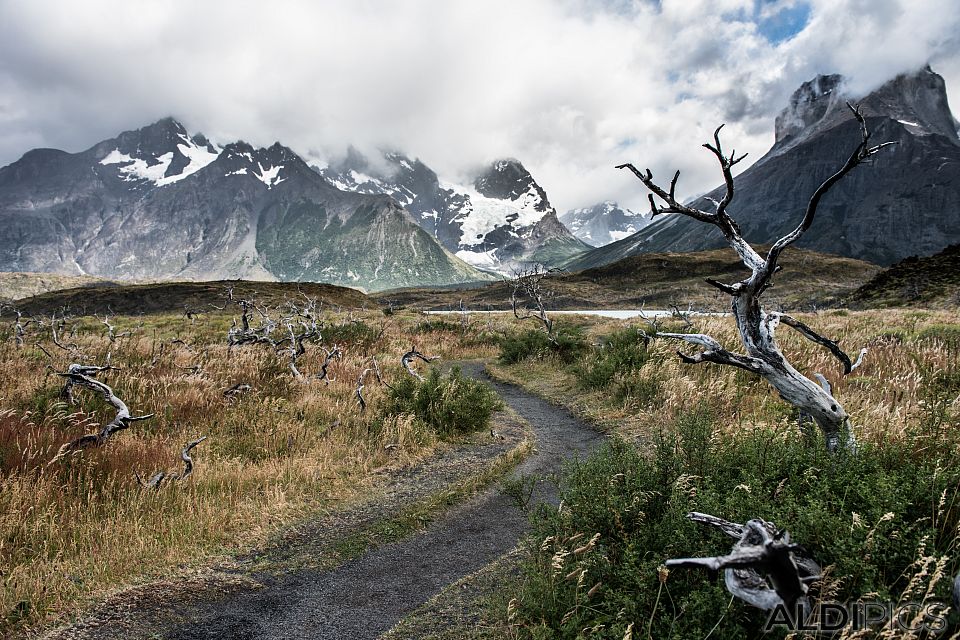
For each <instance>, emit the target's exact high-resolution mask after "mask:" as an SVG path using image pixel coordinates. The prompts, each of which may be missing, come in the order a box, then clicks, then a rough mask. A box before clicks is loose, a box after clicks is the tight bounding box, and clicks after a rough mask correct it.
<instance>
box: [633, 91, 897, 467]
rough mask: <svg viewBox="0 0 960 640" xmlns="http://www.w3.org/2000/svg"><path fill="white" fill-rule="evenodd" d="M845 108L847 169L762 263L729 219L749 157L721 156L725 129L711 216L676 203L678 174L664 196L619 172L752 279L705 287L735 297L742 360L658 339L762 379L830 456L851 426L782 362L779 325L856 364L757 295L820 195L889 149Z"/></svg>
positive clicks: (695, 359)
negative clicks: (849, 126)
mask: <svg viewBox="0 0 960 640" xmlns="http://www.w3.org/2000/svg"><path fill="white" fill-rule="evenodd" d="M850 109H851V111H852V112H853V115H854V117H855V118H856V119H857V122H859V124H860V132H861V141H860V144H858V145H857V147H856V148H855V149H854V150H853V152H852V153H851V155H850V157H849V158H848V160H847V161H846V163H844V165H843V166H842V167H841V168H840V169H839V170H838V171H837V172H836V173H834V174H833V175H831V176H830V177H829V178H827V179H826V180H825V181H824V182H823V183H822V184H821V185H820V186H819V187H818V188H817V189H816V191H815V192H814V193H813V196H812V197H811V198H810V202H809V203H808V205H807V209H806V211H805V213H804V216H803V219H802V220H801V222H800V224H799V225H798V226H797V227H796V228H795V229H794V230H793V231H791V232H790V233H788V234H786V235H785V236H783V237H782V238H780V239H779V240H777V241H776V242H774V244H773V246H772V247H771V248H770V250H769V251H768V252H767V253H766V255H765V256H761V255H760V254H759V253H758V252H757V251H756V250H755V249H754V248H753V247H752V246H750V244H749V243H748V242H747V241H746V240H744V239H743V237H742V236H741V234H740V229H739V227H738V226H737V224H736V222H734V220H733V218H731V217H730V215H729V214H728V213H727V207H728V206H729V205H730V202H731V201H732V200H733V196H734V181H733V173H732V169H733V166H734V165H736V164H737V163H738V162H740V161H741V160H743V158H744V157H745V156H746V154H744V155H741V156H739V157H737V155H736V152H735V151H733V152H731V153H730V155H726V154H725V153H724V151H723V147H722V146H721V144H720V129H721V128H722V126H721V127H720V128H717V130H716V131H715V132H714V136H713V139H714V144H709V143H708V144H705V145H703V146H704V147H706V148H707V149H708V150H710V152H711V153H713V155H715V156H716V158H717V160H718V161H719V163H720V168H721V171H722V173H723V178H724V182H725V184H726V192H725V194H724V196H723V199H722V200H721V201H720V202H717V203H716V211H714V212H708V211H704V210H701V209H696V208H693V207H691V206H688V205H685V204H681V203H680V202H679V201H678V200H677V199H676V195H675V191H676V185H677V180H678V178H679V176H680V172H679V171H678V172H677V173H676V174H674V176H673V179H672V180H671V181H670V187H669V189H664V188H662V187H660V186H659V185H657V184H656V183H655V182H654V180H653V174H652V173H651V172H650V170H649V169H647V170H645V171H640V170H638V169H637V168H636V167H634V166H633V165H632V164H622V165H619V166H618V167H617V168H619V169H629V170H630V171H632V172H633V174H634V175H636V176H637V178H639V179H640V181H641V182H642V183H643V184H644V186H645V187H646V188H647V189H649V190H650V192H651V193H650V194H649V196H648V197H649V200H650V207H651V212H652V213H651V215H653V216H658V215H662V214H666V213H676V214H681V215H685V216H689V217H691V218H693V219H695V220H699V221H700V222H704V223H707V224H712V225H714V226H716V227H717V228H718V229H719V230H720V231H721V233H722V234H723V236H724V238H726V240H727V243H728V244H729V245H730V246H731V247H732V248H733V250H734V251H736V253H737V255H738V256H739V257H740V259H741V260H742V261H743V263H744V265H746V267H747V268H748V269H749V270H750V272H751V274H750V276H749V277H747V278H746V279H744V280H742V281H740V282H736V283H733V284H725V283H722V282H718V281H716V280H712V279H708V280H707V282H708V283H709V284H710V285H712V286H714V287H716V288H717V289H719V290H720V291H722V292H724V293H726V294H728V295H730V296H731V297H732V299H733V300H732V311H733V317H734V319H735V321H736V323H737V328H738V329H739V332H740V338H741V341H742V343H743V346H744V348H745V349H746V354H743V355H741V354H736V353H732V352H730V351H727V350H726V349H724V348H723V346H722V345H721V344H720V343H719V342H717V341H716V340H714V339H713V338H711V337H710V336H707V335H704V334H696V333H694V334H670V333H661V334H660V335H661V336H664V337H668V338H674V339H677V340H685V341H686V342H689V343H691V344H693V345H697V346H699V347H701V348H702V351H700V352H699V353H696V354H694V355H686V354H684V353H680V354H679V355H680V357H681V358H682V359H683V361H684V362H687V363H701V362H713V363H717V364H724V365H730V366H734V367H739V368H741V369H745V370H747V371H751V372H753V373H756V374H758V375H760V376H762V377H763V378H764V379H766V380H767V381H768V382H769V383H770V384H771V385H773V387H774V388H776V389H777V391H779V392H780V395H781V397H783V398H784V400H786V401H787V402H789V403H791V404H792V405H794V406H796V407H797V408H799V409H800V410H801V411H802V412H804V413H806V414H808V415H810V416H811V417H812V418H813V420H814V421H815V422H816V423H817V425H818V426H819V427H820V429H821V431H822V432H823V434H824V437H825V439H826V443H827V447H828V448H829V449H830V450H831V451H835V450H836V449H838V448H839V447H841V446H846V447H847V448H849V449H855V448H856V441H855V440H854V437H853V432H852V429H851V428H850V424H849V416H848V415H847V413H846V411H845V410H844V409H843V407H842V406H841V405H840V403H839V402H838V401H837V400H836V398H834V397H833V395H832V394H831V392H830V391H828V390H827V389H826V388H824V387H823V386H821V385H819V384H817V383H816V382H814V381H813V380H811V379H810V378H808V377H806V376H804V375H803V374H801V373H800V372H799V371H797V370H796V369H795V368H794V367H793V365H792V364H790V362H788V361H787V359H786V358H785V357H784V355H783V353H782V352H781V350H780V347H779V345H778V344H777V341H776V337H775V331H776V328H777V325H779V324H780V323H781V322H783V323H784V324H786V325H787V326H790V327H792V328H794V329H796V330H797V331H798V332H800V333H801V334H802V335H803V336H805V337H807V338H808V339H810V340H813V341H814V342H816V343H817V344H820V345H822V346H824V347H826V348H827V349H829V350H830V352H831V353H833V355H834V356H836V357H837V358H838V359H839V360H840V362H841V364H842V365H843V368H844V373H849V372H850V371H852V370H853V366H854V365H853V363H851V362H850V358H849V357H848V356H847V355H846V354H845V353H844V352H843V351H842V350H841V349H840V347H839V346H838V345H837V344H836V343H835V342H833V341H831V340H828V339H827V338H824V337H823V336H820V335H819V334H817V333H816V332H815V331H813V330H812V329H811V328H810V327H808V326H806V325H804V324H803V323H801V322H799V321H798V320H796V319H794V318H792V317H790V316H788V315H786V314H783V313H777V312H766V311H764V310H763V308H762V307H761V305H760V296H761V295H762V294H763V292H764V291H766V289H767V288H768V287H769V286H770V284H771V279H772V278H773V275H774V274H775V273H776V271H777V270H778V269H779V266H778V261H779V259H780V255H781V254H782V253H783V251H784V249H786V248H787V247H788V246H790V245H791V244H793V243H794V242H796V241H797V240H799V239H800V238H801V237H802V236H803V234H804V232H806V230H807V229H809V228H810V225H811V224H813V221H814V218H815V216H816V213H817V206H818V205H819V203H820V200H821V199H822V198H823V196H824V195H825V194H826V193H827V192H828V191H829V190H830V188H831V187H832V186H833V185H834V184H836V183H837V182H838V181H839V180H840V179H841V178H843V177H844V176H845V175H846V174H847V173H849V172H850V171H851V170H853V169H854V168H855V167H856V166H857V165H859V164H860V163H861V162H863V161H864V160H866V159H867V158H869V157H870V156H872V155H874V154H875V153H877V152H878V151H879V150H880V149H882V148H883V147H885V146H888V145H889V144H892V143H883V144H879V145H876V146H870V144H869V141H870V133H869V131H868V129H867V124H866V120H865V119H864V117H863V115H862V114H861V113H860V110H859V108H855V107H850ZM654 195H655V196H656V197H658V198H659V199H660V200H662V201H663V202H665V203H666V205H665V206H663V205H659V206H658V205H657V204H656V201H655V200H654ZM863 353H864V352H861V356H860V357H859V358H858V359H857V364H859V362H861V361H862V357H863Z"/></svg>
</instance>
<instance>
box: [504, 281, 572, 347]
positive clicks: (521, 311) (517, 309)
mask: <svg viewBox="0 0 960 640" xmlns="http://www.w3.org/2000/svg"><path fill="white" fill-rule="evenodd" d="M559 271H560V270H559V269H547V268H545V267H544V266H543V265H542V264H535V265H533V266H532V267H529V268H523V269H520V270H518V271H514V276H513V280H512V281H511V282H510V284H511V286H512V288H513V289H512V291H511V292H510V306H511V308H512V309H513V315H514V317H516V318H517V319H518V320H533V321H534V322H540V323H541V324H543V329H544V331H546V332H547V336H548V337H549V338H550V340H551V341H553V340H554V335H553V319H552V318H550V317H549V316H548V315H547V306H546V298H549V297H550V296H551V295H553V294H552V293H551V292H550V291H546V290H545V289H544V288H543V281H544V279H545V278H546V277H547V276H549V275H550V274H552V273H558V272H559ZM521 297H522V298H526V299H527V300H529V303H528V304H525V305H521V302H520V298H521ZM530 303H532V306H530Z"/></svg>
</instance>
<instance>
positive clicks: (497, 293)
mask: <svg viewBox="0 0 960 640" xmlns="http://www.w3.org/2000/svg"><path fill="white" fill-rule="evenodd" d="M781 264H782V266H783V270H782V271H780V272H779V273H778V275H777V277H776V278H775V279H774V285H773V286H772V287H771V288H770V289H769V290H768V291H767V292H766V293H765V294H764V297H763V299H764V303H765V304H766V305H767V306H769V307H771V308H776V307H777V306H778V305H784V306H785V307H787V308H791V309H811V308H819V307H824V306H835V305H840V304H844V303H845V300H846V298H847V297H848V296H849V295H850V294H851V293H852V292H853V291H854V290H855V289H857V288H858V287H860V286H861V285H863V284H864V283H865V282H867V281H869V280H870V279H871V278H873V277H874V276H875V275H876V274H877V273H879V272H880V271H881V268H880V267H878V266H877V265H874V264H870V263H867V262H863V261H861V260H854V259H851V258H841V257H839V256H830V255H824V254H820V253H815V252H813V251H806V250H803V249H794V248H790V249H788V250H787V251H786V252H784V254H783V258H782V260H781ZM748 275H749V273H748V272H747V271H746V269H745V268H744V266H743V263H742V262H740V260H739V259H738V258H737V256H736V255H735V254H734V253H733V251H732V250H730V249H713V250H709V251H696V252H691V253H650V254H643V255H637V256H631V257H629V258H624V259H623V260H619V261H617V262H614V263H612V264H608V265H604V266H602V267H596V268H593V269H587V270H585V271H581V272H579V273H563V274H557V275H556V276H551V277H550V278H549V279H548V282H549V286H547V287H546V288H547V289H549V290H550V291H552V292H553V295H552V296H551V297H550V303H549V304H550V308H552V309H639V308H641V307H643V308H646V309H665V308H669V307H670V305H678V306H679V307H681V308H683V309H686V308H687V305H692V306H693V307H694V309H698V310H712V311H728V310H729V307H730V298H729V296H726V295H724V294H722V293H720V292H719V291H717V290H716V289H714V288H713V287H711V286H710V285H708V284H707V283H706V282H704V279H706V278H716V279H718V280H720V281H722V282H734V281H736V280H739V279H742V278H744V277H746V276H748ZM376 299H377V300H378V301H379V302H381V303H383V304H391V303H392V304H394V305H407V306H412V307H416V308H424V309H438V310H446V309H457V308H459V307H458V305H459V301H460V300H463V301H464V304H465V305H466V306H467V308H469V309H475V310H484V309H509V308H510V286H509V284H507V283H502V282H498V283H493V284H488V285H484V286H481V287H474V288H471V289H454V288H449V289H445V290H437V289H425V288H422V289H405V290H400V291H389V292H385V293H383V294H381V295H380V296H376Z"/></svg>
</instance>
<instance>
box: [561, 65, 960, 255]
mask: <svg viewBox="0 0 960 640" xmlns="http://www.w3.org/2000/svg"><path fill="white" fill-rule="evenodd" d="M846 86H847V85H846V82H845V80H844V79H843V78H842V77H841V76H838V75H828V76H818V77H816V78H815V79H813V80H811V81H809V82H806V83H804V84H803V85H802V86H801V87H800V88H799V89H797V91H796V92H794V94H793V96H792V97H791V99H790V102H789V104H788V105H787V107H786V108H785V109H784V110H783V111H782V112H781V113H780V115H779V116H778V117H777V118H776V123H775V127H776V131H775V142H774V145H773V147H772V148H771V149H770V150H769V151H768V152H767V153H766V154H765V155H764V156H763V157H762V158H761V159H759V160H758V161H757V162H756V163H755V164H753V165H752V166H750V167H748V168H747V169H746V170H744V171H743V173H741V174H740V175H738V176H737V177H736V187H737V191H736V197H735V199H734V201H733V202H732V203H731V205H730V206H729V207H728V209H727V211H728V212H729V213H730V214H731V215H732V216H733V218H734V219H735V220H736V221H737V223H738V224H739V226H740V228H741V231H742V232H743V235H744V237H745V238H747V239H748V240H749V241H751V242H756V243H760V244H763V243H771V242H773V241H774V240H776V239H777V238H778V237H780V236H782V235H783V234H785V233H786V232H787V231H789V230H790V229H793V228H794V227H795V226H796V225H797V224H798V223H799V222H800V220H801V219H802V217H803V211H804V209H805V208H806V205H807V202H808V200H809V199H810V196H811V195H813V192H814V191H815V190H816V188H817V186H818V185H819V184H820V183H821V182H822V181H823V180H825V179H826V178H827V177H828V176H830V175H831V174H832V173H834V172H835V171H836V170H837V169H839V168H840V166H842V165H843V163H844V162H845V161H846V159H847V157H848V156H849V155H850V153H851V151H852V150H853V149H854V148H855V147H856V145H857V144H858V143H859V141H860V130H859V127H858V125H857V123H856V121H855V120H854V118H853V116H852V115H851V113H850V111H849V109H848V107H847V104H846V103H847V102H848V101H849V102H851V103H859V104H860V106H861V108H862V110H863V113H864V115H865V117H866V121H867V124H868V126H869V129H870V131H871V134H872V139H871V140H872V144H877V143H880V142H888V141H893V142H896V143H897V144H896V145H894V146H892V147H888V148H886V149H883V150H882V151H881V152H880V153H879V154H878V155H876V156H875V157H874V158H872V159H871V162H869V163H868V164H867V165H866V166H862V167H859V168H857V169H856V170H855V171H854V172H853V173H851V174H850V175H848V176H847V177H845V178H844V179H843V180H841V181H840V182H839V183H838V184H837V185H835V186H834V187H833V189H832V190H831V191H830V192H829V193H828V194H827V196H826V197H825V198H824V199H823V201H822V202H821V203H820V206H819V208H818V213H817V219H816V222H815V223H814V225H813V226H812V227H811V228H810V229H809V231H807V232H806V234H805V235H804V236H803V238H802V239H801V240H800V241H799V242H798V243H797V246H800V247H805V248H809V249H815V250H817V251H820V252H824V253H831V254H836V255H841V256H847V257H852V258H858V259H861V260H866V261H869V262H873V263H875V264H879V265H889V264H892V263H894V262H897V261H899V260H902V259H904V258H906V257H908V256H911V255H917V254H919V255H930V254H932V253H935V252H937V251H939V250H941V249H943V248H944V247H946V246H948V245H951V244H954V243H957V242H960V137H958V135H957V129H958V125H957V121H956V120H955V119H954V117H953V114H952V113H951V111H950V107H949V105H948V103H947V94H946V88H945V85H944V81H943V78H942V77H941V76H939V75H938V74H936V73H934V72H933V71H932V70H931V69H930V68H929V67H926V68H923V69H920V70H918V71H916V72H914V73H909V74H903V75H900V76H897V77H896V78H894V79H892V80H890V81H889V82H887V83H885V84H884V85H882V86H881V87H879V88H878V89H876V90H875V91H872V92H870V93H869V94H868V95H866V96H856V95H851V94H850V92H849V91H848V90H847V88H846ZM732 144H735V141H728V146H730V145H732ZM718 174H719V171H718ZM669 178H670V176H661V179H662V180H666V182H669ZM681 179H682V177H681ZM637 185H638V189H642V185H641V184H640V183H639V182H638V183H637ZM723 191H724V187H722V186H721V187H717V188H716V189H714V190H712V191H710V192H709V193H707V194H705V195H703V196H701V197H699V198H696V199H694V200H693V201H692V206H694V207H697V208H700V209H703V210H706V211H712V210H713V207H715V206H716V205H715V203H716V202H717V201H719V200H720V199H721V197H722V194H723ZM723 246H726V242H725V240H724V239H723V237H722V235H721V234H720V232H719V230H718V229H716V228H715V227H712V226H710V225H706V224H703V223H701V222H697V221H696V220H693V219H691V218H688V217H686V216H683V215H675V214H674V215H664V216H661V217H658V218H656V219H655V220H654V221H653V222H652V223H650V224H649V225H647V226H645V227H644V228H642V229H640V230H639V231H638V232H637V233H635V234H633V235H631V236H629V237H627V238H624V239H622V240H618V241H616V242H613V243H611V244H608V245H606V246H604V247H600V248H598V249H594V250H593V251H590V252H589V253H586V254H584V255H582V256H580V257H578V258H576V259H574V260H572V261H571V262H570V263H569V264H568V268H570V269H571V270H577V269H585V268H589V267H594V266H599V265H603V264H609V263H612V262H615V261H617V260H620V259H623V258H625V257H628V256H633V255H638V254H641V253H657V252H662V251H699V250H703V249H712V248H717V247H723Z"/></svg>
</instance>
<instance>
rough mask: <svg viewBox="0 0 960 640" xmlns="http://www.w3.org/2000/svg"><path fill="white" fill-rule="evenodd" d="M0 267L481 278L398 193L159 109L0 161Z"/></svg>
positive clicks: (397, 282) (186, 275) (145, 275)
mask: <svg viewBox="0 0 960 640" xmlns="http://www.w3.org/2000/svg"><path fill="white" fill-rule="evenodd" d="M0 223H2V224H3V225H4V227H5V229H6V232H5V233H4V234H2V235H0V270H4V271H40V272H56V273H66V274H79V275H86V274H89V275H94V276H98V277H103V278H120V279H162V278H178V279H198V280H199V279H204V280H206V279H217V278H246V279H255V280H277V279H279V280H320V281H324V282H330V283H334V284H340V285H346V286H352V287H357V288H360V289H364V290H378V289H386V288H392V287H397V286H409V285H412V284H428V283H429V284H435V285H440V284H448V283H456V282H468V281H476V280H484V279H487V280H489V279H490V276H489V275H487V274H484V273H482V272H480V271H478V270H476V269H475V268H473V267H471V266H470V265H468V264H466V263H465V262H463V261H462V260H460V259H458V258H457V257H455V256H453V255H452V254H451V253H450V252H448V251H446V250H445V249H444V248H443V247H442V246H440V244H438V243H437V242H436V240H435V239H434V238H433V237H432V236H431V235H430V234H429V233H426V232H425V231H423V229H421V228H420V226H419V225H418V224H417V222H416V221H415V220H414V219H413V218H412V217H411V216H410V214H409V213H408V212H407V211H406V210H404V209H403V208H402V207H401V206H400V205H399V204H398V203H397V202H395V201H394V200H393V199H391V198H389V197H385V196H383V195H366V194H362V193H355V192H349V191H343V190H340V189H338V188H336V187H335V186H334V185H332V184H330V183H329V182H327V181H326V180H324V179H323V178H322V177H321V176H320V175H318V174H317V172H316V171H314V170H313V169H311V168H310V167H309V166H307V164H306V163H305V162H304V161H303V160H302V159H301V158H300V157H299V156H298V155H297V154H296V153H294V152H293V151H291V150H290V149H289V148H287V147H284V146H282V145H280V144H279V143H277V144H274V145H273V146H271V147H269V148H259V149H258V148H254V147H253V146H251V145H249V144H247V143H245V142H235V143H232V144H228V145H226V146H225V147H223V148H220V147H217V146H214V145H213V144H211V143H210V142H208V141H207V140H206V138H204V137H203V136H201V135H196V136H190V135H189V134H188V133H187V132H186V130H185V129H184V128H183V126H182V125H181V124H180V123H178V122H176V121H175V120H172V119H165V120H161V121H159V122H156V123H154V124H152V125H150V126H148V127H144V128H142V129H139V130H137V131H128V132H125V133H122V134H120V135H119V136H117V137H116V138H113V139H110V140H105V141H103V142H100V143H98V144H97V145H94V146H93V147H91V148H90V149H88V150H86V151H83V152H80V153H73V154H71V153H66V152H63V151H57V150H53V149H39V150H34V151H31V152H29V153H27V154H25V155H24V156H23V158H21V159H20V160H18V161H17V162H15V163H13V164H11V165H9V166H7V167H4V168H2V169H0Z"/></svg>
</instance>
